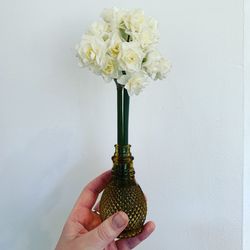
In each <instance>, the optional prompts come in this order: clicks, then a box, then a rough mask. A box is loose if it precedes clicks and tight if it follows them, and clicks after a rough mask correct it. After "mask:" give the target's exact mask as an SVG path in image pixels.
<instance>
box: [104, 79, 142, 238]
mask: <svg viewBox="0 0 250 250" xmlns="http://www.w3.org/2000/svg"><path fill="white" fill-rule="evenodd" d="M115 82H116V86H117V141H118V142H117V144H116V145H115V154H114V156H113V157H112V161H113V168H112V177H111V180H110V182H109V184H108V185H107V187H106V188H105V190H104V192H103V194H102V197H101V201H100V215H101V219H102V220H105V219H107V218H108V217H110V216H111V215H112V214H114V213H116V212H118V211H124V212H125V213H126V214H127V215H128V217H129V223H128V226H127V227H126V228H125V230H124V231H123V232H122V233H121V234H120V235H119V238H129V237H133V236H135V235H137V234H139V233H140V232H141V231H142V228H143V224H144V222H145V219H146V214H147V204H146V200H145V196H144V194H143V192H142V190H141V188H140V186H139V185H138V184H137V182H136V180H135V171H134V167H133V159H134V158H133V156H132V155H131V152H130V147H131V146H130V145H129V144H128V117H129V95H128V93H127V90H126V89H125V88H124V86H123V85H120V84H119V83H118V82H117V81H116V80H115Z"/></svg>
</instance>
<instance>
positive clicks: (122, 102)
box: [115, 79, 129, 145]
mask: <svg viewBox="0 0 250 250" xmlns="http://www.w3.org/2000/svg"><path fill="white" fill-rule="evenodd" d="M115 83H116V88H117V144H118V145H127V144H128V121H129V95H128V92H127V90H126V89H125V88H124V86H123V85H121V84H119V83H118V82H117V79H115Z"/></svg>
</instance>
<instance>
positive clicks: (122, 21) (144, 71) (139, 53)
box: [76, 8, 171, 95]
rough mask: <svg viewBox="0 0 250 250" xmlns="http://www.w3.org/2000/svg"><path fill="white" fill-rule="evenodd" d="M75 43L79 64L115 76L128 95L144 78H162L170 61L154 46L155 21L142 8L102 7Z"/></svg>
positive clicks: (135, 91) (136, 90)
mask: <svg viewBox="0 0 250 250" xmlns="http://www.w3.org/2000/svg"><path fill="white" fill-rule="evenodd" d="M101 17H102V19H101V20H100V21H97V22H94V23H93V24H92V25H91V27H90V29H89V30H88V31H87V32H86V33H85V34H84V35H83V37H82V40H81V42H80V44H79V45H78V46H77V48H76V50H77V57H78V58H79V62H80V65H81V66H84V67H88V68H89V69H90V70H92V71H93V72H94V73H96V74H98V75H101V76H102V77H103V78H104V79H105V80H107V81H110V80H112V79H118V81H119V82H121V84H123V85H124V86H125V88H126V89H127V90H128V92H129V94H130V95H133V94H136V95H137V94H139V93H140V91H141V90H142V89H143V88H144V87H145V85H146V81H147V78H148V77H150V78H152V79H153V80H157V79H160V80H161V79H163V78H164V77H165V76H166V74H167V72H168V71H169V70H170V67H171V65H170V63H169V62H168V61H167V60H166V59H164V58H163V57H162V56H161V55H160V54H159V52H158V51H157V50H156V49H155V46H156V44H157V42H158V41H159V31H158V23H157V21H156V20H155V19H153V18H152V17H148V16H146V15H145V14H144V11H142V10H139V9H135V10H131V11H129V10H120V9H118V8H112V9H105V10H104V11H103V12H102V14H101Z"/></svg>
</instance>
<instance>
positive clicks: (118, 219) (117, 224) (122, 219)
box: [112, 212, 128, 229]
mask: <svg viewBox="0 0 250 250" xmlns="http://www.w3.org/2000/svg"><path fill="white" fill-rule="evenodd" d="M127 221H128V217H127V215H126V214H125V213H124V212H119V213H117V214H116V215H115V216H114V217H113V219H112V225H113V226H114V228H117V229H119V228H121V227H124V226H125V224H126V223H127Z"/></svg>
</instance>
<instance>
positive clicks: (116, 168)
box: [112, 144, 135, 182]
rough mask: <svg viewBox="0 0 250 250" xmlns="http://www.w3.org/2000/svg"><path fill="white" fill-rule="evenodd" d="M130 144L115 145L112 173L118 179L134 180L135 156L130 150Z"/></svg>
mask: <svg viewBox="0 0 250 250" xmlns="http://www.w3.org/2000/svg"><path fill="white" fill-rule="evenodd" d="M130 147H131V146H130V145H128V144H127V145H119V144H117V145H115V153H114V156H113V157H112V161H113V168H112V175H113V176H115V177H116V179H117V180H118V181H124V182H126V181H134V179H135V171H134V167H133V160H134V157H133V156H132V155H131V152H130Z"/></svg>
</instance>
